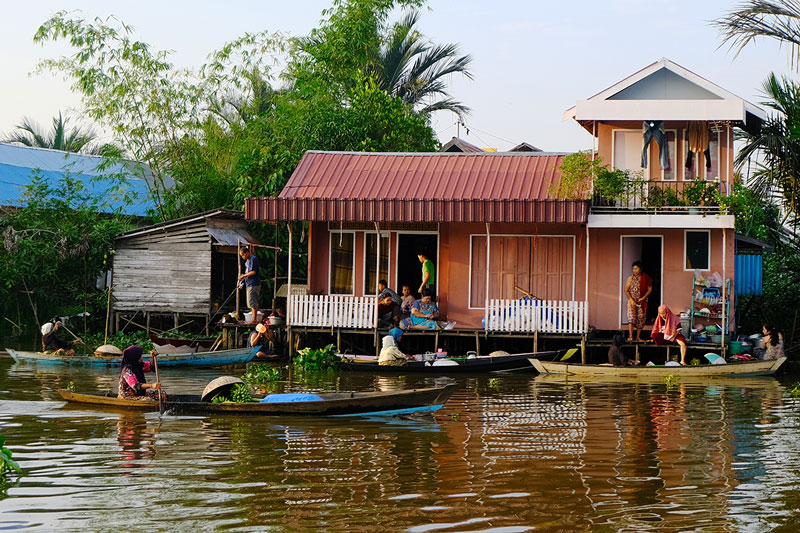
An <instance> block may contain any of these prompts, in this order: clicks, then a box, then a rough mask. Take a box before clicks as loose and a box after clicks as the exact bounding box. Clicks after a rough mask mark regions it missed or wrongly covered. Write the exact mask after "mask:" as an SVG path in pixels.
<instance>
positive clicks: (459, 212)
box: [244, 198, 589, 224]
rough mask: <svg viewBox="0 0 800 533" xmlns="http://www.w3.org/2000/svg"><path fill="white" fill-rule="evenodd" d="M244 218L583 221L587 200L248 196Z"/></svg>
mask: <svg viewBox="0 0 800 533" xmlns="http://www.w3.org/2000/svg"><path fill="white" fill-rule="evenodd" d="M244 212H245V218H246V219H248V220H261V221H275V220H315V221H323V222H324V221H333V222H514V223H564V224H584V223H586V220H587V218H588V214H589V201H588V200H447V199H442V200H402V199H383V200H371V199H339V198H247V199H246V200H245V207H244Z"/></svg>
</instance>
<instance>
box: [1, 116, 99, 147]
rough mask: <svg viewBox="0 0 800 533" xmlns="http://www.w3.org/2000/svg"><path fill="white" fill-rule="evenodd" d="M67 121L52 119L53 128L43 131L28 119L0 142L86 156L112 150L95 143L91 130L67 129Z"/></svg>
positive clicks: (61, 118)
mask: <svg viewBox="0 0 800 533" xmlns="http://www.w3.org/2000/svg"><path fill="white" fill-rule="evenodd" d="M68 122H69V119H65V118H63V117H62V116H61V112H60V111H59V112H58V116H57V117H53V128H52V129H51V130H50V131H45V130H44V129H43V128H42V127H41V126H40V125H39V124H37V123H35V122H34V121H32V120H31V119H30V118H28V117H23V119H22V122H21V123H20V124H18V125H17V126H16V131H13V132H11V133H9V134H7V135H6V136H5V137H4V138H2V139H0V142H5V143H12V144H21V145H24V146H32V147H36V148H51V149H53V150H61V151H64V152H73V153H80V154H86V155H98V154H99V155H103V154H106V153H108V152H109V151H110V150H112V149H113V147H112V146H111V145H108V144H100V143H97V142H95V141H96V140H97V134H96V133H95V131H94V130H92V129H91V128H86V129H84V128H81V127H76V128H70V129H68V128H67V123H68Z"/></svg>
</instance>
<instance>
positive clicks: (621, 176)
mask: <svg viewBox="0 0 800 533" xmlns="http://www.w3.org/2000/svg"><path fill="white" fill-rule="evenodd" d="M629 181H630V176H629V174H628V172H626V171H624V170H613V171H612V170H608V169H607V168H605V167H602V168H600V169H599V170H598V172H597V178H596V179H595V180H594V193H595V194H596V195H597V196H600V197H601V198H605V199H606V200H618V199H620V198H622V197H623V196H624V195H625V193H626V192H627V188H628V183H629Z"/></svg>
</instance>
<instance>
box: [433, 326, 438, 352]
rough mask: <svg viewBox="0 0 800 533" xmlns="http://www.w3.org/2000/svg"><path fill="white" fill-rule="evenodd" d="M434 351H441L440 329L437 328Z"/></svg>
mask: <svg viewBox="0 0 800 533" xmlns="http://www.w3.org/2000/svg"><path fill="white" fill-rule="evenodd" d="M433 351H434V352H436V351H439V330H438V329H437V330H436V337H435V338H434V341H433Z"/></svg>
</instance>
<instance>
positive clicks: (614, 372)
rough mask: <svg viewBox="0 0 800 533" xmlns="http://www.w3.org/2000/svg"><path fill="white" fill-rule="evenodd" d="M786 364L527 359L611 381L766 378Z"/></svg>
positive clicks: (543, 368) (539, 366)
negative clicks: (647, 363) (629, 363)
mask: <svg viewBox="0 0 800 533" xmlns="http://www.w3.org/2000/svg"><path fill="white" fill-rule="evenodd" d="M784 362H786V358H785V357H781V358H779V359H776V360H774V361H772V360H771V361H744V362H741V363H727V364H724V365H699V366H608V365H582V364H570V363H562V362H559V361H542V360H540V359H537V358H534V357H531V358H530V363H531V364H532V365H533V366H534V367H535V368H536V370H538V371H539V373H541V374H566V375H570V376H593V377H603V378H607V379H609V380H613V379H614V378H616V377H626V378H627V377H638V378H652V377H661V378H663V377H666V376H668V375H673V376H678V377H681V378H683V377H693V378H703V377H752V376H770V375H772V374H774V373H775V372H777V371H778V369H779V368H780V367H781V365H783V363H784Z"/></svg>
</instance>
